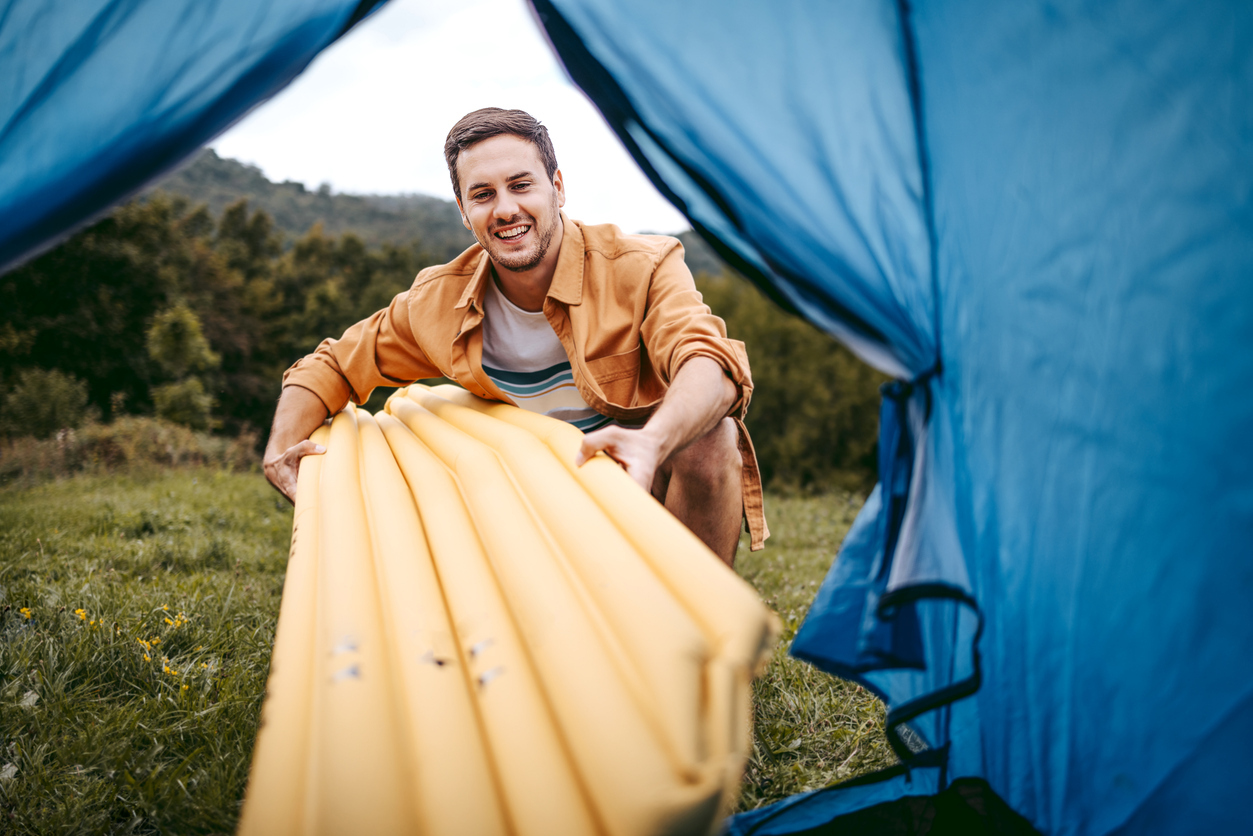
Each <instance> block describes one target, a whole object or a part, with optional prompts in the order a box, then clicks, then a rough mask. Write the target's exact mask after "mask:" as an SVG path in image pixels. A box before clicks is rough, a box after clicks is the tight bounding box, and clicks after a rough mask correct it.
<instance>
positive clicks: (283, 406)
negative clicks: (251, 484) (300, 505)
mask: <svg viewBox="0 0 1253 836" xmlns="http://www.w3.org/2000/svg"><path fill="white" fill-rule="evenodd" d="M324 420H326V407H325V406H324V405H323V404H322V399H321V398H319V397H318V396H317V395H315V394H313V393H312V392H310V391H309V390H308V389H302V388H301V387H299V386H288V387H287V388H286V389H284V390H283V394H282V395H281V396H280V397H279V399H278V407H277V408H276V409H275V410H274V426H273V427H272V428H271V429H270V441H269V443H267V444H266V445H265V457H264V458H263V459H262V462H263V467H264V469H265V478H267V479H269V480H270V484H271V485H273V486H274V487H275V488H276V489H278V492H279V493H281V494H282V495H283V496H285V497H287V501H288V502H290V503H292V504H293V505H294V504H296V476H297V474H298V473H299V472H300V460H301V459H303V458H304V457H305V456H308V455H316V454H319V453H325V452H326V448H325V447H323V446H322V445H321V444H314V443H313V442H312V441H310V440H309V436H311V435H313V431H314V430H316V429H317V428H318V427H320V426H322V422H323V421H324Z"/></svg>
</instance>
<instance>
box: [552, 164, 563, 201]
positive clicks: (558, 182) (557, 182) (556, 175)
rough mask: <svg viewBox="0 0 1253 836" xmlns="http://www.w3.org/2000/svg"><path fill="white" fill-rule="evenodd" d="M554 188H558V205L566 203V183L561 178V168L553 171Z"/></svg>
mask: <svg viewBox="0 0 1253 836" xmlns="http://www.w3.org/2000/svg"><path fill="white" fill-rule="evenodd" d="M553 188H554V189H556V190H557V206H558V207H561V206H565V205H566V184H565V182H563V181H562V179H561V169H557V170H556V171H554V172H553Z"/></svg>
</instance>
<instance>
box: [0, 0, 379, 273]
mask: <svg viewBox="0 0 1253 836" xmlns="http://www.w3.org/2000/svg"><path fill="white" fill-rule="evenodd" d="M379 2H380V0H214V2H202V3H196V2H189V0H9V2H6V3H3V4H0V272H3V271H4V270H7V269H9V268H11V267H14V266H16V265H17V264H18V263H19V262H20V261H22V260H23V259H24V258H28V257H30V256H31V255H33V254H35V253H36V252H38V251H39V250H40V249H42V248H46V247H48V246H50V245H51V244H53V243H55V242H56V241H58V240H60V238H62V237H64V236H65V235H66V234H68V232H69V231H71V230H73V229H74V228H76V227H77V226H80V225H81V224H83V223H84V222H85V221H87V220H89V219H91V218H92V217H94V216H95V215H97V214H99V213H100V212H102V211H104V210H106V209H107V208H108V207H109V206H111V205H112V204H113V203H115V202H116V201H118V200H120V199H122V198H124V197H125V196H127V195H129V194H131V193H133V192H135V191H137V190H139V189H140V188H141V187H143V185H144V184H146V183H148V182H149V181H151V180H153V179H155V178H156V177H158V176H160V175H161V174H162V173H164V172H166V171H168V170H169V169H171V168H172V167H174V166H176V165H177V164H178V163H179V162H181V161H182V160H184V159H185V158H186V157H188V156H189V155H190V154H191V153H192V152H194V151H195V150H197V149H198V148H199V147H200V146H201V145H203V144H204V143H206V142H208V141H209V140H210V139H212V138H213V137H214V136H216V135H218V134H219V133H221V132H222V131H224V130H225V129H226V128H228V127H229V126H230V125H232V124H233V123H234V122H235V121H236V120H238V119H239V118H240V117H241V116H243V115H244V114H245V113H247V112H248V111H249V110H250V109H252V108H253V107H254V106H255V105H256V104H258V103H259V102H262V101H264V100H266V99H268V98H269V97H270V96H272V95H274V94H275V93H277V92H278V91H279V90H280V89H282V88H283V87H284V86H286V85H287V84H288V82H290V81H291V80H292V79H293V78H295V77H296V75H297V74H299V73H300V71H301V70H303V69H304V68H305V67H306V66H307V65H308V64H309V62H310V61H311V60H313V58H314V56H316V55H317V54H318V53H319V52H320V51H322V49H324V48H325V47H326V46H328V45H329V44H330V43H331V42H333V41H334V40H335V39H336V38H338V37H339V36H340V35H342V34H343V33H344V32H345V31H347V30H348V28H350V27H351V26H352V25H353V24H355V23H356V22H357V21H359V20H361V19H362V18H363V17H364V16H365V15H366V14H368V13H369V12H371V11H372V10H373V9H374V8H375V7H376V6H378V5H379Z"/></svg>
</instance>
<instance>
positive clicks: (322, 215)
mask: <svg viewBox="0 0 1253 836" xmlns="http://www.w3.org/2000/svg"><path fill="white" fill-rule="evenodd" d="M154 191H164V192H169V193H171V194H178V195H183V196H184V197H186V198H188V199H189V200H191V202H192V203H204V204H206V205H207V206H208V207H209V211H210V212H212V213H213V215H214V217H221V215H222V211H223V210H224V209H225V208H226V207H227V206H229V205H230V204H232V203H234V202H235V201H237V200H239V199H240V198H245V199H247V201H248V204H249V206H250V207H251V208H253V209H262V210H264V211H265V212H266V213H267V214H268V215H269V216H270V217H271V218H272V219H273V221H274V225H275V227H276V228H277V229H278V230H279V231H280V232H281V233H282V234H283V235H285V236H286V237H287V238H288V239H296V238H299V237H300V236H302V235H304V233H305V232H306V231H307V230H308V229H309V228H310V227H311V226H313V225H314V224H316V223H320V224H322V229H323V231H325V232H326V233H327V234H329V235H335V236H338V235H342V234H343V233H345V232H352V233H354V234H356V235H357V236H358V237H359V238H361V240H362V241H364V242H365V243H366V244H370V245H375V246H378V245H380V244H383V243H393V244H397V245H406V244H409V243H410V242H412V241H415V240H416V241H418V242H420V244H421V248H422V249H423V250H425V251H426V252H429V253H430V254H431V255H433V256H435V257H436V258H439V259H441V260H444V261H448V260H450V259H452V258H454V257H455V256H456V255H457V254H458V253H460V252H461V251H462V250H464V249H465V248H466V247H468V246H470V245H471V244H473V243H474V237H473V236H472V235H470V233H469V232H467V231H466V229H465V227H463V226H462V225H461V215H460V214H459V213H458V212H457V204H456V203H454V202H453V201H451V200H445V199H443V198H439V197H432V196H430V195H422V194H397V195H351V194H333V193H332V192H331V190H330V188H329V187H326V186H322V187H319V188H317V189H315V190H312V191H311V190H309V189H308V188H306V187H305V184H303V183H296V182H293V181H291V180H288V181H285V182H283V183H273V182H271V181H270V180H267V179H266V177H265V175H264V174H262V173H261V169H259V168H257V167H256V166H251V165H247V164H245V163H241V162H239V161H238V160H232V159H224V158H222V157H219V156H218V155H217V152H215V151H214V150H213V149H212V148H206V149H204V150H203V151H201V152H200V154H199V155H198V156H197V157H195V158H194V159H193V160H192V162H191V163H189V164H188V165H186V166H184V167H182V168H181V169H179V170H178V171H175V172H174V173H173V174H171V175H169V176H168V177H166V178H165V179H164V180H162V181H161V182H160V183H158V184H157V185H156V186H154V187H152V188H151V189H149V193H152V192H154ZM678 237H679V239H680V240H681V241H682V242H683V246H684V248H685V249H686V252H687V255H686V257H687V263H688V266H689V267H691V268H692V272H693V273H707V274H709V275H719V274H721V273H722V271H723V269H724V265H723V262H722V260H721V259H719V258H718V256H717V255H716V254H715V253H714V251H713V250H712V249H711V248H710V247H709V246H708V245H707V244H705V242H704V241H702V240H700V237H699V236H698V235H696V233H694V232H692V231H691V230H688V231H687V232H683V233H680V234H679V236H678Z"/></svg>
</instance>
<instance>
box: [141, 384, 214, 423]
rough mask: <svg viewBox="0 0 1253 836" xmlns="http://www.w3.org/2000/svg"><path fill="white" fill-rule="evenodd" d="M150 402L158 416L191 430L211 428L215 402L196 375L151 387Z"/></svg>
mask: <svg viewBox="0 0 1253 836" xmlns="http://www.w3.org/2000/svg"><path fill="white" fill-rule="evenodd" d="M152 403H153V405H154V406H155V407H156V410H157V417H158V418H164V419H165V420H166V421H170V422H172V423H174V424H181V425H183V426H184V427H190V428H191V429H193V430H209V429H212V428H213V419H212V417H211V414H212V412H213V407H214V406H215V405H216V403H217V402H216V401H215V400H214V398H213V396H212V395H210V394H209V393H208V392H206V391H205V390H204V384H203V383H201V382H200V378H198V377H189V378H187V379H185V380H180V381H178V382H177V383H167V384H165V385H164V386H155V387H153V389H152Z"/></svg>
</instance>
